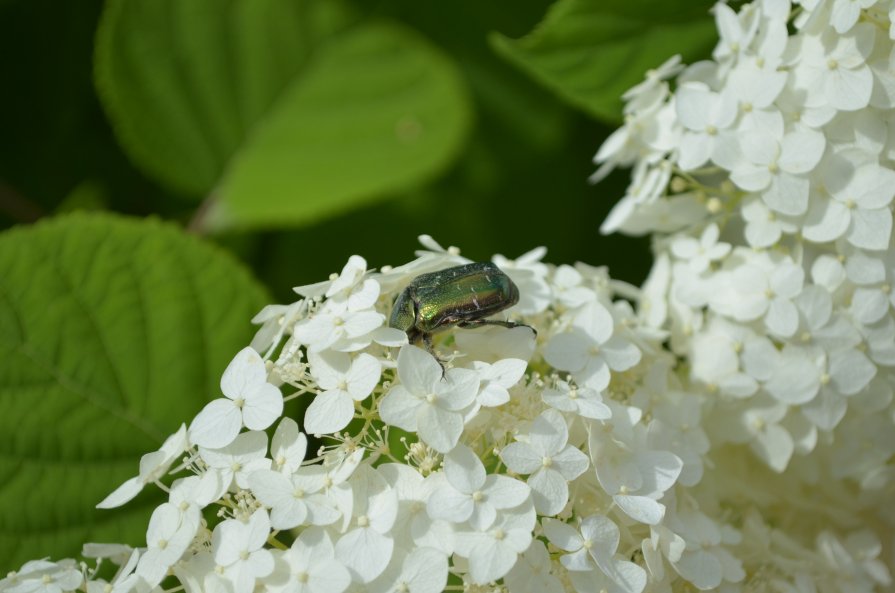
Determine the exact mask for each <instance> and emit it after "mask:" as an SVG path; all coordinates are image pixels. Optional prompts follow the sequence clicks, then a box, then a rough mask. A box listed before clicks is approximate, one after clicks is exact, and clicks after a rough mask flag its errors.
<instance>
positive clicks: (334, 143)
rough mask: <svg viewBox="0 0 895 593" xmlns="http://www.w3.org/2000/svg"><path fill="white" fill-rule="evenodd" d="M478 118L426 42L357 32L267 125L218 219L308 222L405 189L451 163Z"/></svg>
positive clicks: (375, 29)
mask: <svg viewBox="0 0 895 593" xmlns="http://www.w3.org/2000/svg"><path fill="white" fill-rule="evenodd" d="M468 119H469V114H468V109H467V106H466V99H465V95H464V92H463V91H462V85H461V83H460V82H459V79H458V76H457V74H456V73H455V72H454V69H453V67H452V66H451V64H450V63H449V62H448V61H447V59H446V58H444V57H442V55H441V54H440V52H438V51H436V50H435V49H434V48H433V47H431V46H429V45H428V44H427V43H426V42H425V41H424V40H423V38H422V37H420V36H418V35H416V34H414V33H412V32H411V31H410V30H409V29H405V28H401V27H398V26H396V25H387V24H373V25H368V26H365V27H361V28H356V29H354V30H352V31H350V32H348V33H345V34H343V35H340V36H339V37H338V38H336V39H334V40H333V41H332V42H331V43H328V44H327V45H326V46H325V47H323V48H321V50H320V51H319V53H318V54H317V56H316V57H315V59H314V60H313V61H312V62H311V64H310V65H309V67H308V68H307V69H306V70H305V71H304V73H303V77H302V78H301V79H300V80H298V81H296V82H295V84H293V85H292V86H291V87H290V88H289V89H287V90H286V92H285V93H284V94H283V96H282V98H281V99H280V100H279V102H278V103H277V107H276V108H275V109H273V110H272V111H271V113H270V114H269V116H268V117H267V119H266V120H265V121H263V122H261V123H260V124H259V125H258V127H257V130H256V131H255V134H254V136H253V137H252V138H251V139H250V140H249V141H248V142H247V143H246V145H245V147H244V149H243V151H242V152H241V153H240V154H239V155H237V156H236V158H235V159H234V160H233V163H232V165H231V168H230V170H229V172H228V173H227V175H226V176H225V178H224V180H223V183H222V184H221V187H220V188H219V192H220V202H219V205H220V209H219V210H217V212H216V214H217V215H219V216H220V217H221V219H223V221H225V222H226V221H228V220H230V219H232V221H233V222H234V223H236V224H243V225H245V224H252V225H267V226H273V225H277V224H282V223H283V222H284V219H285V221H287V222H293V223H304V222H308V221H311V220H314V219H316V218H320V217H321V216H323V215H326V214H333V213H336V212H341V211H344V210H347V209H349V208H350V207H352V206H353V205H355V204H357V203H359V202H362V201H366V200H369V199H371V198H374V197H377V196H381V195H384V194H387V193H393V192H396V191H400V190H405V189H407V188H408V187H410V186H413V185H417V184H419V183H421V182H422V181H425V180H426V179H427V178H429V177H430V176H432V175H433V174H435V173H437V172H439V171H440V170H441V169H442V168H443V167H444V166H445V165H446V164H447V163H449V162H450V160H451V159H452V157H454V156H455V153H456V152H457V151H458V149H459V147H460V145H461V142H462V140H463V137H464V135H465V132H466V128H467V124H468ZM221 219H217V218H216V217H215V221H216V222H218V221H219V220H221Z"/></svg>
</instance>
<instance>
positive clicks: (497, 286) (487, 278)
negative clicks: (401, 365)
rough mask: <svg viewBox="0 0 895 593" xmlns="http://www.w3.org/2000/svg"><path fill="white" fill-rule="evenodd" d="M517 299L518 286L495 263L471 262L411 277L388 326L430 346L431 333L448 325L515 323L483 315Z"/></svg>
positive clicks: (510, 304) (473, 325)
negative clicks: (490, 318) (489, 318)
mask: <svg viewBox="0 0 895 593" xmlns="http://www.w3.org/2000/svg"><path fill="white" fill-rule="evenodd" d="M518 302H519V289H518V288H517V287H516V285H515V284H514V283H513V281H512V280H511V279H510V277H509V276H507V275H506V274H505V273H503V272H502V271H501V270H500V268H498V267H497V266H496V265H494V264H492V263H489V262H484V263H472V264H465V265H462V266H456V267H453V268H447V269H445V270H440V271H438V272H431V273H429V274H422V275H420V276H417V277H416V278H414V279H413V280H412V281H411V282H410V284H408V285H407V287H406V288H405V289H404V291H403V292H402V293H401V294H400V295H398V298H397V299H396V300H395V305H394V308H393V309H392V314H391V317H390V318H389V326H390V327H394V328H397V329H400V330H403V331H405V332H407V337H408V339H409V340H410V342H411V343H414V342H418V341H419V340H420V339H422V340H424V341H425V342H426V345H427V346H429V347H431V343H430V340H431V334H433V333H435V332H438V331H441V330H444V329H448V328H450V327H452V326H455V325H456V326H459V327H476V326H479V325H502V326H504V327H516V326H517V325H519V324H516V323H512V322H508V321H498V320H488V319H486V317H489V316H491V315H494V314H495V313H499V312H500V311H503V310H505V309H508V308H510V307H512V306H513V305H515V304H516V303H518Z"/></svg>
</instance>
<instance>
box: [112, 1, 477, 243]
mask: <svg viewBox="0 0 895 593" xmlns="http://www.w3.org/2000/svg"><path fill="white" fill-rule="evenodd" d="M338 6H340V4H338V3H336V2H334V1H333V0H325V1H313V0H190V1H189V2H184V1H183V0H110V2H109V3H108V7H107V9H106V12H105V14H104V17H103V20H102V23H101V25H100V28H99V31H98V34H97V48H96V81H97V88H98V90H99V93H100V96H101V98H102V101H103V104H104V106H105V108H106V111H107V113H108V115H109V117H110V119H111V120H112V123H113V125H114V127H115V129H116V131H117V134H118V136H119V139H120V141H121V143H122V145H123V146H124V148H125V150H126V151H127V152H128V153H129V154H130V156H131V158H132V159H133V160H134V161H135V162H136V163H138V164H139V165H140V166H141V167H142V168H143V169H144V170H145V171H146V172H147V173H149V174H150V175H151V176H153V177H155V178H157V179H158V180H160V181H161V182H163V183H165V184H166V185H168V186H170V187H172V188H174V189H177V190H179V191H182V192H184V193H187V194H190V195H192V196H195V197H197V198H202V197H205V196H207V195H209V194H211V195H213V196H214V198H215V201H216V206H215V208H214V209H213V210H212V211H211V213H212V216H211V217H210V218H208V219H206V220H210V221H213V222H214V224H217V225H221V224H224V223H227V224H233V225H239V226H245V225H250V224H268V225H280V226H282V225H288V224H295V223H303V222H307V221H309V220H312V219H314V218H317V217H320V216H323V215H325V214H329V213H331V212H334V211H339V210H344V209H346V208H349V207H351V206H352V205H353V204H354V203H356V202H360V201H362V200H365V199H373V198H376V197H379V196H381V195H383V194H386V193H390V192H393V191H396V190H400V189H404V188H405V187H407V186H409V185H413V184H416V183H419V182H421V181H423V180H425V179H427V178H428V177H429V176H431V175H434V174H435V173H437V172H438V171H440V170H441V169H442V168H443V167H445V166H446V165H448V164H449V162H450V160H451V158H452V157H453V156H454V155H455V154H456V153H457V152H458V149H459V146H460V142H461V141H462V139H463V137H464V132H465V130H466V127H467V126H468V120H469V109H468V107H467V101H466V94H465V90H464V87H463V84H462V81H461V80H460V78H459V76H458V75H457V74H456V72H455V69H454V67H453V66H452V65H451V63H450V62H449V60H448V59H447V58H446V57H445V56H444V55H443V54H442V53H441V52H440V51H439V50H437V49H436V48H435V47H433V46H432V45H431V44H429V43H428V42H426V40H425V39H423V38H422V37H420V36H419V35H417V34H415V33H413V32H412V31H410V30H408V29H406V28H402V27H399V26H397V25H394V24H388V23H383V22H370V21H367V22H365V23H363V24H358V25H353V26H352V25H351V18H350V17H348V16H345V15H343V14H342V12H340V10H339V9H338V8H336V7H338Z"/></svg>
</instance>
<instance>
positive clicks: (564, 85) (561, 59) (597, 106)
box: [491, 0, 717, 122]
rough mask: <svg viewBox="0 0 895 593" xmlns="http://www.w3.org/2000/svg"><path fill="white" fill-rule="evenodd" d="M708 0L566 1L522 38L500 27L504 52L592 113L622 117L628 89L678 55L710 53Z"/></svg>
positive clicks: (498, 39)
mask: <svg viewBox="0 0 895 593" xmlns="http://www.w3.org/2000/svg"><path fill="white" fill-rule="evenodd" d="M709 6H710V4H705V3H703V2H687V1H684V0H678V1H676V2H664V1H662V0H559V1H558V2H556V3H555V4H554V5H553V6H552V7H551V9H550V10H549V11H548V13H547V16H546V17H545V18H544V20H543V21H542V22H541V23H540V24H539V25H538V26H537V27H536V28H535V29H534V30H533V31H532V32H531V33H529V34H528V35H526V36H525V37H522V38H521V39H517V40H513V39H509V38H507V37H505V36H503V35H500V34H498V33H495V34H492V35H491V43H492V45H493V46H494V48H495V49H496V50H497V52H498V53H500V54H501V55H503V56H504V57H505V58H507V59H508V60H510V61H511V62H513V63H515V64H516V65H517V66H519V67H520V68H522V69H523V70H525V71H527V72H528V73H529V74H530V75H531V76H533V77H534V78H535V79H537V80H538V81H540V82H541V83H542V84H544V85H545V86H547V87H549V88H552V89H553V90H554V91H556V92H557V93H558V94H559V95H560V96H561V97H563V98H564V99H566V100H567V101H569V102H570V103H571V104H573V105H575V106H577V107H578V108H580V109H583V110H585V111H586V112H587V113H589V114H591V115H592V116H594V117H596V118H598V119H601V120H603V121H607V122H618V121H620V120H621V117H622V110H621V108H622V102H621V95H622V94H623V93H624V92H625V91H626V90H627V89H629V88H630V87H632V86H634V85H635V84H637V83H638V82H639V81H641V80H642V79H643V76H644V74H645V73H646V71H647V70H649V69H650V68H654V67H656V66H658V65H659V64H661V63H662V62H664V61H665V60H666V59H667V58H670V57H671V56H673V55H674V54H681V55H682V56H683V58H684V61H685V62H691V61H695V60H698V59H701V58H704V57H706V56H708V54H709V52H710V51H711V49H712V47H713V46H714V44H715V43H716V41H717V32H716V30H715V25H714V22H713V21H712V19H711V17H710V16H709V14H708V9H709Z"/></svg>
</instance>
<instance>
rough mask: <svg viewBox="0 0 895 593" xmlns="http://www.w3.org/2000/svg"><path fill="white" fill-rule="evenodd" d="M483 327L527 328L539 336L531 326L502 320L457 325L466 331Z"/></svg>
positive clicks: (480, 320) (468, 322)
mask: <svg viewBox="0 0 895 593" xmlns="http://www.w3.org/2000/svg"><path fill="white" fill-rule="evenodd" d="M482 325H499V326H501V327H506V328H509V329H512V328H514V327H527V328H528V329H530V330H531V331H532V332H533V333H534V335H535V337H537V336H538V330H536V329H535V328H533V327H532V326H530V325H527V324H525V323H516V322H514V321H503V320H501V319H474V320H472V321H461V322H460V323H458V324H457V326H458V327H462V328H464V329H469V328H472V327H480V326H482Z"/></svg>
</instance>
